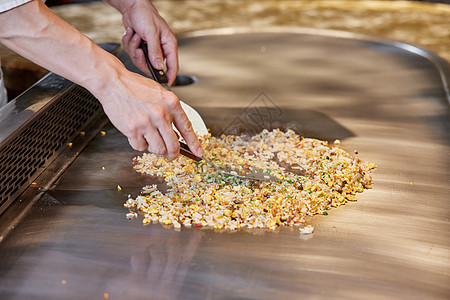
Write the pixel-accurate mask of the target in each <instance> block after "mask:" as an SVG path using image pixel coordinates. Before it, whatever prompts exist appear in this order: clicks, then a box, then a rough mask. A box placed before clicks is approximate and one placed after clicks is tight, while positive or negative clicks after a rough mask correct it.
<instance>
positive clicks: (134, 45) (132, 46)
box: [128, 33, 141, 53]
mask: <svg viewBox="0 0 450 300" xmlns="http://www.w3.org/2000/svg"><path fill="white" fill-rule="evenodd" d="M140 44H141V37H140V36H139V34H137V33H134V34H133V37H132V38H131V39H130V41H129V43H128V50H129V51H130V53H136V49H138V48H139V45H140Z"/></svg>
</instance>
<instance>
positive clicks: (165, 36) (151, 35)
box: [105, 0, 178, 85]
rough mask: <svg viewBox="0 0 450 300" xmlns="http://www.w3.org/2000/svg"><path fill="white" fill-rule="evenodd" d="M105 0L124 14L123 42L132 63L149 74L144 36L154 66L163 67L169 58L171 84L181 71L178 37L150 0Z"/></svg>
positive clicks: (168, 74) (168, 73)
mask: <svg viewBox="0 0 450 300" xmlns="http://www.w3.org/2000/svg"><path fill="white" fill-rule="evenodd" d="M105 2H107V3H109V4H110V5H111V6H113V7H114V8H116V9H117V10H118V11H120V13H121V14H122V17H123V25H124V26H125V28H126V31H125V34H124V36H123V38H122V44H123V46H124V48H125V50H126V51H127V53H128V55H129V56H130V57H131V59H132V61H133V64H134V65H135V66H137V67H138V68H139V69H141V70H142V71H144V72H146V73H147V74H150V71H149V70H148V67H147V64H146V63H145V58H144V53H143V52H142V50H141V49H139V44H140V42H141V38H142V39H144V40H145V41H146V42H147V44H148V53H149V58H150V61H151V62H152V65H153V66H154V67H155V68H157V69H163V68H164V58H166V60H167V61H166V62H167V72H166V73H167V77H168V79H169V85H172V83H173V82H174V80H175V77H176V75H177V73H178V54H177V39H176V38H175V35H174V34H173V32H172V31H171V30H170V28H169V26H168V25H167V23H166V22H165V21H164V20H163V18H161V16H160V15H159V14H158V11H157V10H156V9H155V7H154V6H153V5H152V4H151V2H150V0H105Z"/></svg>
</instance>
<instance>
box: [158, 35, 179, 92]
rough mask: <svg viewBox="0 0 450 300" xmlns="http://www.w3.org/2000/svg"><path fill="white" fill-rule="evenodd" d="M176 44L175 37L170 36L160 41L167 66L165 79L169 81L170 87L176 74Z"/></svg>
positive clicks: (177, 66)
mask: <svg viewBox="0 0 450 300" xmlns="http://www.w3.org/2000/svg"><path fill="white" fill-rule="evenodd" d="M177 47H178V43H177V39H176V38H175V36H174V35H173V34H172V35H171V36H170V37H167V38H163V39H162V49H163V52H164V55H165V57H166V65H167V71H166V74H167V78H168V79H169V85H170V86H171V85H172V84H173V82H174V81H175V79H176V77H177V74H178V68H179V65H178V50H177Z"/></svg>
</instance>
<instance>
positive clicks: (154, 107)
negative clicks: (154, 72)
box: [98, 70, 203, 160]
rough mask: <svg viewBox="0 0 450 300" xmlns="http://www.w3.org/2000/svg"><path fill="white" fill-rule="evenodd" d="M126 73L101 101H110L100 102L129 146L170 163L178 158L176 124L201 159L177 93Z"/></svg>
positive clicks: (200, 153) (198, 142)
mask: <svg viewBox="0 0 450 300" xmlns="http://www.w3.org/2000/svg"><path fill="white" fill-rule="evenodd" d="M124 72H125V74H124V75H122V76H120V77H119V78H120V79H119V80H118V81H117V82H114V84H113V85H111V86H109V87H108V88H107V89H104V90H105V92H104V94H102V95H100V97H98V98H99V100H101V99H108V100H106V101H105V100H101V103H102V105H103V108H104V110H105V113H106V114H107V115H108V117H109V119H110V120H111V122H112V123H113V125H114V126H115V127H116V128H117V129H118V130H119V131H121V132H122V133H123V134H124V135H125V136H126V137H127V138H128V141H129V143H130V145H131V146H132V147H133V148H134V149H135V150H138V151H143V150H145V149H148V150H149V151H150V152H152V153H155V154H158V155H164V156H165V157H166V158H167V159H169V160H172V159H175V158H177V157H178V155H179V151H180V149H179V147H180V144H179V142H178V136H177V134H176V133H175V132H174V131H173V129H172V123H173V124H174V125H175V127H176V128H177V129H178V131H179V132H180V134H181V135H182V137H183V138H184V140H185V141H186V143H187V144H188V146H189V148H190V149H191V150H192V151H193V152H194V153H195V154H196V155H198V156H201V155H202V154H203V150H202V148H201V143H200V141H199V140H198V139H197V136H196V134H195V133H194V131H193V129H192V124H191V122H190V121H189V119H188V117H187V116H186V114H185V112H184V111H183V109H182V107H181V104H180V101H179V99H178V98H177V97H176V96H175V94H173V93H172V92H170V91H167V90H166V89H164V88H163V87H161V86H160V85H159V84H158V83H156V82H155V81H153V80H150V79H148V78H145V77H143V76H140V75H138V74H136V73H133V72H129V71H127V70H125V71H124Z"/></svg>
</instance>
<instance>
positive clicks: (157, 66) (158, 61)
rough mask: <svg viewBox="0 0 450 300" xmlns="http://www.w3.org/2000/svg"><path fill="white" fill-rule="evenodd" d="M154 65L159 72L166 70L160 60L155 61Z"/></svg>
mask: <svg viewBox="0 0 450 300" xmlns="http://www.w3.org/2000/svg"><path fill="white" fill-rule="evenodd" d="M154 64H155V68H157V69H158V70H162V69H164V64H163V61H162V60H161V59H159V58H157V59H155V62H154Z"/></svg>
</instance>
